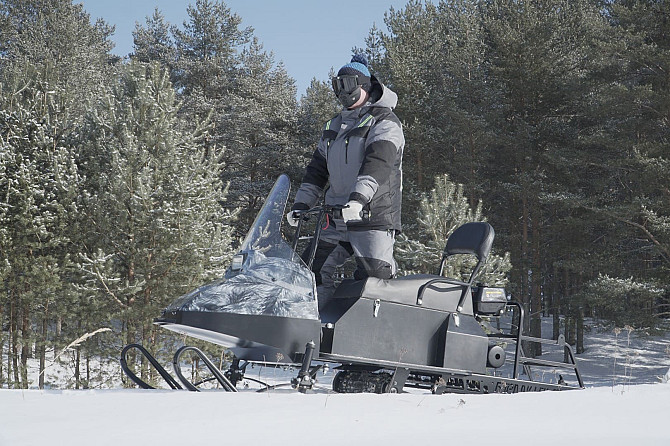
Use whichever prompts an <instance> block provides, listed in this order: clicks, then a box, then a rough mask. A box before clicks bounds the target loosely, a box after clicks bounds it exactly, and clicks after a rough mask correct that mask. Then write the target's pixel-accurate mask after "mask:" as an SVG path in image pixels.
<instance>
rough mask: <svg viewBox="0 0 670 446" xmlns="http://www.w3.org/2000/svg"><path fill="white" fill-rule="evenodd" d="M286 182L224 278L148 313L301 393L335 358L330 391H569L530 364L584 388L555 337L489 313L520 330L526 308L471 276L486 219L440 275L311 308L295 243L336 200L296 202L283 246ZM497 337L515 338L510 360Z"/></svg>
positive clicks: (378, 285)
mask: <svg viewBox="0 0 670 446" xmlns="http://www.w3.org/2000/svg"><path fill="white" fill-rule="evenodd" d="M289 191H290V182H289V179H288V177H286V176H284V175H282V176H281V177H280V178H279V179H278V180H277V182H276V184H275V186H274V188H273V189H272V191H271V192H270V194H269V195H268V198H267V200H266V203H265V205H264V207H263V208H262V210H261V211H260V213H259V214H258V216H257V218H256V220H255V222H254V224H253V226H252V228H251V230H250V231H249V234H248V235H247V238H246V239H245V241H244V243H243V244H242V247H241V249H240V251H239V253H238V254H237V255H236V256H235V258H234V259H233V262H232V265H231V267H230V268H229V270H228V271H227V273H226V276H225V278H224V279H222V280H219V281H216V282H214V283H212V284H209V285H205V286H203V287H201V288H199V289H197V290H195V291H193V292H191V293H189V294H187V295H185V296H182V297H180V298H179V299H177V300H176V301H175V302H174V303H173V304H171V305H170V306H169V307H168V308H166V309H165V311H164V312H163V314H162V316H161V317H160V318H158V319H157V320H156V321H155V322H156V323H157V324H159V325H160V326H162V327H164V328H166V329H169V330H172V331H175V332H178V333H182V334H185V335H188V336H192V337H195V338H199V339H204V340H206V341H209V342H213V343H215V344H219V345H222V346H225V347H227V348H228V349H230V351H231V352H232V353H233V354H234V355H235V358H236V362H235V364H239V361H246V362H250V363H262V364H280V365H296V366H299V367H300V368H301V369H300V370H301V372H300V374H299V376H298V378H296V379H295V380H294V387H296V388H299V389H300V390H304V389H308V388H309V387H310V385H311V383H312V382H313V379H312V378H313V375H314V372H313V370H314V369H315V368H316V367H318V366H314V364H315V363H319V362H321V363H333V364H338V366H337V368H338V370H340V372H339V373H338V375H337V376H336V377H335V379H334V381H333V388H334V390H336V391H339V392H360V391H372V392H396V391H402V389H403V387H405V386H414V387H425V388H430V389H431V390H432V391H433V392H434V393H442V392H462V393H470V392H475V393H493V392H499V393H500V392H509V393H513V392H518V391H540V390H563V389H570V388H577V386H574V385H572V386H569V385H566V384H565V382H564V381H563V379H562V378H561V380H560V381H558V382H555V383H544V382H534V381H529V380H523V379H520V378H519V375H520V372H521V368H524V370H526V371H527V369H528V367H529V366H530V365H536V366H543V367H550V368H553V369H567V370H568V371H571V372H573V373H574V375H575V376H576V379H577V385H578V387H583V383H582V380H581V377H580V376H579V371H578V369H577V365H576V363H575V360H574V356H573V355H572V350H571V349H570V346H569V345H567V344H566V343H565V342H564V340H563V339H559V340H546V339H538V338H531V337H528V336H523V335H522V333H521V329H519V328H517V329H516V330H514V329H513V330H510V331H509V332H508V333H504V332H502V331H500V330H495V329H493V328H492V326H491V324H490V323H489V322H487V321H490V320H493V319H496V318H498V317H500V316H501V315H502V314H504V313H505V312H506V311H507V310H510V309H511V310H512V312H513V313H514V318H515V319H514V320H515V321H516V325H515V326H516V327H523V307H522V306H521V305H520V304H518V303H516V302H513V301H509V300H508V297H507V295H506V293H505V290H504V289H501V288H493V287H486V286H484V285H481V284H475V283H474V279H475V277H476V275H477V272H478V270H479V268H480V267H481V266H482V265H483V264H484V262H485V261H486V258H487V256H488V254H489V252H490V250H491V246H492V243H493V239H494V231H493V228H492V227H491V226H490V225H489V224H488V223H482V222H479V223H468V224H466V225H463V226H461V227H460V228H458V229H457V230H456V231H454V233H453V234H452V235H451V236H450V238H449V240H448V241H447V245H446V248H445V251H444V255H443V258H442V263H441V265H440V267H439V274H435V275H429V274H422V275H411V276H406V277H400V278H397V279H391V280H382V279H377V278H367V279H365V280H360V281H354V280H344V281H342V283H341V284H340V286H339V287H338V288H337V290H336V292H335V295H334V297H333V299H332V300H330V301H329V303H328V304H327V305H326V306H325V307H324V308H323V309H322V311H321V312H320V313H319V311H318V305H317V299H316V283H315V280H314V275H313V273H312V272H311V271H310V267H311V262H312V260H313V257H314V252H315V247H314V243H313V242H312V244H311V248H309V249H308V250H307V256H306V261H303V259H302V258H301V256H300V255H298V254H296V249H297V246H298V240H299V239H300V232H301V230H302V226H303V223H304V221H306V220H307V219H308V218H309V216H315V217H317V222H316V225H315V228H316V230H315V232H316V233H315V234H314V235H313V237H312V238H311V239H312V241H313V240H318V236H319V232H320V228H321V225H322V220H323V219H324V218H327V217H326V216H327V215H330V216H332V214H333V213H334V212H335V213H336V212H337V209H333V208H330V207H326V206H324V207H319V208H315V209H312V210H309V211H305V212H304V214H303V218H301V221H300V223H299V225H298V228H297V230H296V234H295V240H294V241H293V244H292V245H289V244H288V243H287V242H286V241H285V240H284V239H283V237H282V235H281V224H282V219H283V216H284V212H285V207H286V203H287V200H288V197H289ZM310 251H311V252H310ZM455 254H468V255H474V256H476V258H477V259H478V263H477V266H476V267H475V269H474V271H473V272H472V275H471V276H470V279H469V281H468V282H462V281H459V280H455V279H450V278H446V277H443V276H442V272H443V269H444V262H445V260H446V258H447V257H448V256H450V255H455ZM522 341H528V342H541V343H545V344H554V345H558V346H559V347H563V348H564V349H565V357H566V358H567V362H560V361H547V360H538V359H534V358H527V357H525V356H524V355H523V349H522ZM505 346H512V347H513V357H511V358H509V359H508V360H506V356H507V353H506V350H509V349H506V348H505ZM176 362H177V358H175V365H176ZM506 363H507V364H512V365H511V367H512V370H511V372H510V373H509V376H507V377H505V378H502V377H500V376H496V371H497V369H499V368H501V367H502V366H504V365H505V364H506ZM122 364H124V362H123V361H122ZM124 370H125V369H124ZM235 373H237V375H236V374H235ZM527 374H528V373H527ZM227 376H240V374H239V370H229V371H228V374H227ZM228 384H230V383H227V384H226V385H228ZM234 385H235V379H233V380H232V386H233V387H234ZM187 387H188V386H187Z"/></svg>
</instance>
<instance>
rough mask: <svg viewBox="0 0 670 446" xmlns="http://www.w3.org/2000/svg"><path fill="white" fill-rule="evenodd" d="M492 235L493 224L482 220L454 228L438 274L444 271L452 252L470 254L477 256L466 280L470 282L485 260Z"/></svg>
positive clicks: (491, 241) (491, 243) (493, 235)
mask: <svg viewBox="0 0 670 446" xmlns="http://www.w3.org/2000/svg"><path fill="white" fill-rule="evenodd" d="M494 237H495V231H494V230H493V226H491V225H490V224H488V223H486V222H483V221H478V222H470V223H465V224H464V225H462V226H460V227H458V228H456V230H455V231H454V232H453V233H452V234H451V235H450V236H449V239H448V240H447V246H446V247H445V248H444V253H443V254H442V261H441V262H440V269H439V272H438V275H440V276H441V275H442V273H443V272H444V265H445V262H446V260H447V257H449V256H451V255H454V254H472V255H474V256H476V257H477V265H476V266H475V268H474V269H473V270H472V274H471V275H470V280H469V281H468V283H470V284H472V283H473V281H474V279H475V276H476V275H477V273H478V272H479V269H480V268H481V267H482V265H483V264H484V262H486V258H487V257H488V256H489V253H490V252H491V246H493V239H494Z"/></svg>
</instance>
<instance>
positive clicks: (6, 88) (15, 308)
mask: <svg viewBox="0 0 670 446" xmlns="http://www.w3.org/2000/svg"><path fill="white" fill-rule="evenodd" d="M0 17H2V25H1V26H0V33H2V35H1V36H0V41H2V44H1V45H2V58H0V84H1V85H2V87H1V89H2V94H1V95H2V98H1V99H0V100H2V102H3V106H2V110H3V115H2V125H0V133H2V135H3V137H2V138H3V141H2V144H3V151H2V157H3V160H2V163H3V164H4V166H3V170H4V173H5V175H4V177H3V179H2V180H0V181H4V182H5V186H6V187H3V190H5V191H6V192H8V193H7V194H6V195H5V196H4V199H3V202H4V203H5V206H4V208H3V210H2V213H3V215H2V218H3V220H4V222H6V223H7V227H6V228H7V230H5V232H4V236H3V237H2V239H3V244H4V246H3V249H2V251H3V252H2V263H3V265H4V266H5V267H6V269H5V274H6V276H5V279H6V280H5V281H4V282H3V293H2V294H3V296H7V299H8V300H9V302H7V307H6V308H7V311H0V315H1V316H4V319H5V320H8V321H9V327H10V332H9V337H10V339H9V340H8V341H9V342H8V344H9V345H10V347H9V358H10V359H11V361H9V362H8V363H9V364H10V365H11V367H12V369H13V370H12V376H8V379H9V380H10V381H11V382H12V383H13V384H14V385H16V386H19V385H20V386H24V387H25V386H27V385H28V383H27V381H26V376H25V364H26V360H27V357H28V356H29V355H30V354H31V352H30V348H29V346H30V345H31V344H32V343H33V342H34V343H35V345H36V353H37V355H38V356H39V361H40V368H41V369H42V370H43V369H44V367H45V359H46V358H45V355H46V346H47V343H50V342H54V343H55V344H57V343H58V336H59V334H60V332H59V331H58V330H56V331H55V333H52V332H50V330H51V328H50V327H52V326H54V325H56V327H63V326H65V327H68V322H69V320H68V314H67V312H66V307H67V304H66V303H67V302H68V300H69V298H68V297H67V296H69V295H72V294H76V293H75V292H74V291H73V286H72V282H71V281H70V274H71V263H72V258H73V257H74V256H75V253H76V252H77V250H78V246H79V245H78V243H79V233H80V231H79V228H80V226H79V216H78V214H79V213H78V209H79V205H80V197H81V195H82V194H81V192H82V189H81V188H82V187H83V178H82V177H81V175H80V173H79V171H78V165H77V158H78V152H77V148H76V146H75V145H73V144H72V141H73V139H75V138H76V134H77V130H78V125H79V124H80V123H81V119H82V115H83V112H84V111H85V109H86V106H87V99H88V98H89V97H90V96H92V95H95V94H96V92H98V91H99V90H100V89H101V88H103V86H104V84H105V82H106V79H108V78H109V75H110V74H109V73H110V71H111V69H112V68H113V66H112V65H111V62H113V61H112V59H111V58H110V56H109V53H108V51H109V49H111V48H112V43H111V42H110V40H109V36H110V34H111V32H112V31H113V28H111V27H109V26H108V25H106V24H105V23H104V22H103V21H98V22H96V23H95V24H93V25H92V24H91V22H90V17H89V15H88V14H86V13H85V12H84V11H83V9H82V7H81V5H73V4H72V2H71V1H70V0H29V1H14V0H8V1H4V2H2V3H0ZM3 227H4V225H3ZM10 228H11V229H10ZM53 322H56V324H53ZM70 325H71V324H70ZM79 335H80V334H78V335H77V336H79ZM0 341H1V340H0ZM19 344H22V345H23V348H22V351H21V352H18V351H17V346H18V345H19ZM7 372H8V373H9V370H7ZM39 385H40V386H43V385H44V375H43V374H42V375H40V382H39Z"/></svg>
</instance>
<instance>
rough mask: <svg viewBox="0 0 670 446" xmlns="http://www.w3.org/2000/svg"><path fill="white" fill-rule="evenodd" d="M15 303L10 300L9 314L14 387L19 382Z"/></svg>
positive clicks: (17, 330)
mask: <svg viewBox="0 0 670 446" xmlns="http://www.w3.org/2000/svg"><path fill="white" fill-rule="evenodd" d="M16 312H17V309H16V303H15V302H12V303H11V304H10V309H9V314H10V324H9V325H10V328H9V332H10V336H11V338H12V354H11V357H12V367H13V372H14V388H18V387H17V386H18V385H19V383H20V382H21V381H20V379H19V329H18V324H17V323H16Z"/></svg>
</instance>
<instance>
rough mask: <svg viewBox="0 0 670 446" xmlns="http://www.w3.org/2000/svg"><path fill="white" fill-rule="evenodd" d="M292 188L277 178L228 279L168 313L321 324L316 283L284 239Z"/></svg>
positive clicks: (178, 303)
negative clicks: (256, 316)
mask: <svg viewBox="0 0 670 446" xmlns="http://www.w3.org/2000/svg"><path fill="white" fill-rule="evenodd" d="M290 191H291V183H290V181H289V178H288V177H287V176H286V175H282V176H280V177H279V179H278V180H277V182H276V183H275V185H274V187H273V188H272V190H271V191H270V193H269V194H268V197H267V199H266V201H265V204H264V205H263V208H262V209H261V210H260V212H259V213H258V215H257V216H256V220H254V223H253V224H252V225H251V229H249V232H248V233H247V236H246V238H245V239H244V242H242V246H241V247H240V251H239V253H238V255H237V256H235V257H241V260H242V261H241V263H238V264H237V265H236V266H235V268H233V267H232V266H231V267H230V268H228V271H227V272H226V275H225V277H224V278H222V279H219V280H217V281H215V282H213V283H210V284H208V285H204V286H202V287H200V288H198V289H196V290H194V291H191V292H190V293H188V294H186V295H184V296H182V297H180V298H179V299H177V300H176V301H175V302H173V303H172V304H171V305H170V306H169V307H168V308H167V309H166V311H177V310H181V311H203V312H207V311H212V312H225V313H236V314H262V315H269V316H282V317H291V318H304V319H319V312H318V306H317V301H316V280H315V279H314V274H313V273H312V272H311V271H310V270H309V268H307V266H305V264H304V262H303V261H302V260H301V259H300V256H297V255H293V254H294V253H293V249H292V248H291V246H290V245H289V244H288V243H287V242H286V241H284V239H283V238H282V235H281V223H282V219H283V217H284V210H285V208H286V202H287V200H288V197H289V193H290Z"/></svg>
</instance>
